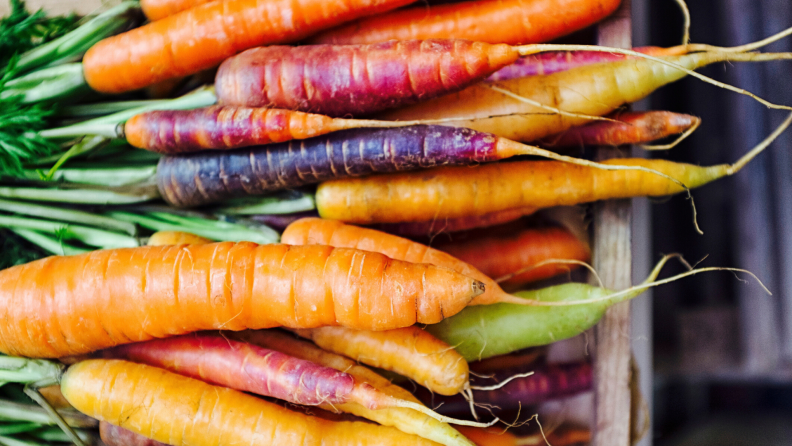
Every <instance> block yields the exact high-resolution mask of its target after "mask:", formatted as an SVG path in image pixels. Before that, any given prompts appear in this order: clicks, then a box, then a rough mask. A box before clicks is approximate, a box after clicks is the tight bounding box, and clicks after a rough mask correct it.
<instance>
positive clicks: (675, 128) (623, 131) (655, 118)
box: [537, 111, 701, 148]
mask: <svg viewBox="0 0 792 446" xmlns="http://www.w3.org/2000/svg"><path fill="white" fill-rule="evenodd" d="M614 118H615V119H616V120H617V121H618V122H613V121H604V122H602V121H600V122H593V123H591V124H586V125H583V126H579V127H572V128H570V129H568V130H566V131H564V132H562V133H559V134H557V135H553V136H548V137H545V138H543V139H540V140H539V141H537V143H538V144H539V145H542V146H544V147H553V148H555V147H581V146H586V145H591V146H596V145H599V146H620V145H625V144H645V143H649V142H652V141H656V140H659V139H662V138H665V137H667V136H671V135H676V134H679V133H683V136H685V135H689V134H690V133H691V132H693V131H694V130H695V129H696V128H698V126H699V125H701V118H697V117H695V116H690V115H685V114H682V113H673V112H667V111H650V112H633V113H622V114H619V115H617V116H614Z"/></svg>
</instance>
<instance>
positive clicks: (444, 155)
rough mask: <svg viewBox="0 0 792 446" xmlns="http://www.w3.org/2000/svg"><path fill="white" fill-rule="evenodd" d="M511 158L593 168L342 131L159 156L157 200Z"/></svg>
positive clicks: (221, 196) (434, 134)
mask: <svg viewBox="0 0 792 446" xmlns="http://www.w3.org/2000/svg"><path fill="white" fill-rule="evenodd" d="M515 155H538V156H543V157H547V158H553V159H559V160H563V161H566V162H570V163H576V164H584V165H597V164H595V163H592V162H590V161H585V160H580V159H576V158H571V157H567V156H562V155H558V154H556V153H554V152H551V151H548V150H544V149H540V148H538V147H533V146H527V145H524V144H520V143H516V142H514V141H509V140H507V139H504V138H497V137H494V136H493V135H490V134H487V133H480V132H476V131H473V130H468V129H463V128H454V127H444V126H424V125H416V126H410V127H402V128H393V129H387V128H386V129H356V130H345V131H341V132H335V133H331V134H329V135H324V136H321V137H316V138H312V139H308V140H305V141H301V142H296V141H292V142H284V143H280V144H275V145H266V146H257V147H252V148H248V149H246V150H233V151H223V152H208V151H206V152H201V153H193V154H189V155H185V156H165V157H162V158H160V161H159V164H158V166H157V174H156V177H157V186H158V189H159V191H160V193H161V195H162V197H163V198H165V200H166V201H168V202H169V203H170V204H172V205H174V206H182V207H184V206H197V205H201V204H206V203H212V202H218V201H222V200H225V199H228V198H236V197H239V196H245V195H260V194H264V193H268V192H273V191H278V190H283V189H292V188H296V187H300V186H304V185H307V184H314V183H318V182H320V181H324V180H328V179H331V178H344V177H348V176H361V175H368V174H371V173H376V172H393V171H405V170H414V169H420V168H427V167H432V166H442V165H468V164H476V163H481V162H487V161H495V160H499V159H503V158H508V157H512V156H515ZM598 166H599V167H601V168H612V167H610V166H604V165H601V164H600V165H598ZM617 168H622V169H623V168H624V167H617ZM628 169H629V168H628Z"/></svg>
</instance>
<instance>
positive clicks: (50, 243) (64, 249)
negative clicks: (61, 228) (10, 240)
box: [8, 228, 91, 256]
mask: <svg viewBox="0 0 792 446" xmlns="http://www.w3.org/2000/svg"><path fill="white" fill-rule="evenodd" d="M8 230H9V231H11V232H13V233H14V234H16V235H18V236H20V237H22V238H23V239H25V240H27V241H29V242H30V243H33V244H34V245H36V246H38V247H39V248H41V249H43V250H45V251H47V252H49V253H51V254H55V255H59V256H73V255H77V254H84V253H86V252H90V251H91V250H90V249H84V248H77V247H75V246H72V245H69V244H67V243H64V242H63V241H62V240H58V239H56V238H54V237H50V236H48V235H45V234H42V233H40V232H36V231H31V230H30V229H22V228H9V229H8Z"/></svg>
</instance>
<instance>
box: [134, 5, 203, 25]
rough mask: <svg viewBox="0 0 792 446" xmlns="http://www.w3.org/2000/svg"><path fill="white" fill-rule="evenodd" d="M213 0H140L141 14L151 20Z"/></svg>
mask: <svg viewBox="0 0 792 446" xmlns="http://www.w3.org/2000/svg"><path fill="white" fill-rule="evenodd" d="M212 1H215V0H140V7H141V9H143V14H146V17H147V18H148V19H149V20H151V21H152V22H154V21H157V20H161V19H164V18H165V17H168V16H171V15H173V14H176V13H178V12H182V11H185V10H187V9H190V8H194V7H196V6H198V5H203V4H204V3H209V2H212Z"/></svg>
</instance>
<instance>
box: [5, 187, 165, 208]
mask: <svg viewBox="0 0 792 446" xmlns="http://www.w3.org/2000/svg"><path fill="white" fill-rule="evenodd" d="M0 197H5V198H19V199H23V200H33V201H54V202H62V203H74V204H102V205H107V204H132V203H141V202H145V201H150V200H153V199H156V198H159V193H158V192H157V189H156V188H153V189H151V190H150V191H141V192H139V193H122V192H115V191H113V190H97V189H57V188H35V187H0Z"/></svg>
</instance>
